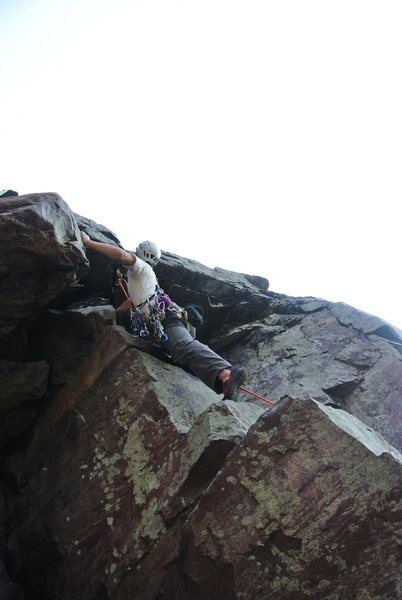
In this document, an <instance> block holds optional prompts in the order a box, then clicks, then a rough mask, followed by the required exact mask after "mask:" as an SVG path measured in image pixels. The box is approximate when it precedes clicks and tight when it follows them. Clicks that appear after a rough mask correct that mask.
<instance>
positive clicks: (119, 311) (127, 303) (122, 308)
mask: <svg viewBox="0 0 402 600" xmlns="http://www.w3.org/2000/svg"><path fill="white" fill-rule="evenodd" d="M129 310H130V300H128V299H127V300H125V301H124V302H123V304H120V306H118V307H117V308H116V314H117V315H124V314H125V313H126V312H128V311H129Z"/></svg>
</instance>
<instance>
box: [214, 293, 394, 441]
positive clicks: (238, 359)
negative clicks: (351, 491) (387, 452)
mask: <svg viewBox="0 0 402 600" xmlns="http://www.w3.org/2000/svg"><path fill="white" fill-rule="evenodd" d="M352 312H353V310H352V309H351V308H350V307H348V306H347V305H338V306H337V307H336V308H334V307H332V306H331V305H329V306H328V307H327V306H324V307H322V308H321V309H320V310H317V311H315V312H313V313H311V314H309V313H307V314H306V315H304V316H301V315H298V316H297V320H295V321H293V322H292V321H288V322H283V325H280V326H278V325H276V323H277V321H275V319H273V315H270V316H269V317H267V318H265V319H261V320H260V321H258V323H256V324H250V326H249V329H248V331H247V330H246V331H243V334H242V335H239V332H238V331H237V329H234V330H233V331H232V332H229V333H227V334H226V335H225V336H224V339H225V343H229V348H227V350H226V354H227V356H228V358H229V360H231V361H232V362H233V363H235V364H236V363H238V364H242V365H243V366H245V367H246V368H247V373H248V380H247V383H248V386H249V387H250V388H251V389H255V390H260V393H261V394H262V395H265V396H267V397H268V398H270V399H271V400H273V401H275V402H277V401H279V400H280V399H281V398H282V397H284V396H286V395H290V396H293V397H297V398H303V399H309V398H314V399H316V400H320V401H321V402H323V403H328V402H335V403H337V404H339V405H340V406H341V407H342V408H345V409H346V410H348V411H349V412H352V413H353V414H356V415H357V416H358V417H359V418H360V419H361V420H362V421H363V422H364V423H366V424H367V425H369V426H370V427H373V428H374V429H376V430H377V431H378V432H379V433H381V434H382V435H383V436H384V437H385V438H386V439H387V440H388V441H389V442H390V443H391V444H393V445H395V446H396V447H397V448H398V449H399V450H402V437H401V425H400V423H401V419H402V398H401V396H402V357H401V356H400V354H399V353H398V352H397V350H396V349H395V348H394V347H393V345H392V343H391V342H390V341H389V340H387V339H385V338H383V337H380V336H379V331H380V328H379V327H378V320H376V321H375V322H374V321H373V320H371V324H372V323H373V322H374V323H375V324H374V327H373V328H372V327H370V328H369V329H367V327H366V326H364V325H363V326H362V327H361V328H359V327H360V325H359V319H357V318H355V320H354V322H353V324H352V323H351V322H350V315H351V313H352ZM373 319H374V318H373ZM361 320H362V322H363V324H366V325H367V319H366V318H365V317H364V316H363V317H362V318H361ZM271 323H274V325H272V324H271ZM254 325H255V326H254ZM374 332H375V333H376V334H375V335H374ZM256 402H258V401H256Z"/></svg>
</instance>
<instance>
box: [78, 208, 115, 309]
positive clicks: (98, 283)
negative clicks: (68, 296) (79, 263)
mask: <svg viewBox="0 0 402 600" xmlns="http://www.w3.org/2000/svg"><path fill="white" fill-rule="evenodd" d="M75 218H76V220H77V224H78V227H79V229H80V230H81V231H85V233H87V234H88V235H89V237H90V238H91V239H92V240H95V241H96V242H104V243H106V244H112V245H115V246H119V247H121V245H120V242H119V240H118V239H117V237H116V236H115V234H114V233H113V232H112V231H110V230H109V229H107V228H106V227H105V226H104V225H101V224H99V223H95V221H92V220H91V219H87V218H86V217H82V216H81V215H77V214H75ZM85 252H86V255H87V257H88V260H89V266H90V268H89V271H88V274H87V275H86V277H84V278H83V279H81V284H83V286H84V289H83V291H82V293H81V297H97V296H101V297H103V298H106V299H107V300H108V301H109V302H112V300H113V297H112V296H113V288H114V285H115V282H116V269H117V268H118V267H119V263H118V262H116V261H114V260H111V259H110V258H108V257H107V256H104V255H103V254H100V253H99V252H96V251H95V250H92V248H86V249H85Z"/></svg>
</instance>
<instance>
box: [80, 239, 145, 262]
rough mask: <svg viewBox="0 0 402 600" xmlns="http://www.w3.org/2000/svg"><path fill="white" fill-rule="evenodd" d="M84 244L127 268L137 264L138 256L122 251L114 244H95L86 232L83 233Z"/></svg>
mask: <svg viewBox="0 0 402 600" xmlns="http://www.w3.org/2000/svg"><path fill="white" fill-rule="evenodd" d="M81 238H82V243H83V244H84V246H85V247H86V248H92V249H93V250H96V251H97V252H100V253H101V254H104V255H105V256H108V257H109V258H112V259H113V260H117V261H118V262H119V263H121V264H122V265H126V266H127V267H132V266H133V265H134V264H135V261H136V256H135V255H132V254H130V253H129V252H126V251H125V250H122V249H121V248H119V247H118V246H113V245H112V244H105V243H104V242H95V240H91V238H90V237H89V235H88V234H87V233H85V232H84V231H81Z"/></svg>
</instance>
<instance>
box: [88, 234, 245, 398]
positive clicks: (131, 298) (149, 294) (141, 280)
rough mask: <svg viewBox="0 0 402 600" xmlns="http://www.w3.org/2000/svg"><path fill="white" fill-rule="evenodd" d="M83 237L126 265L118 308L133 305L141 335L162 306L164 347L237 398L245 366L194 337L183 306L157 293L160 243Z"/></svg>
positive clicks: (123, 309) (161, 339) (207, 381)
mask: <svg viewBox="0 0 402 600" xmlns="http://www.w3.org/2000/svg"><path fill="white" fill-rule="evenodd" d="M81 237H82V242H83V244H84V246H85V247H86V248H92V249H93V250H96V251H98V252H100V253H101V254H104V255H105V256H108V257H109V258H111V259H113V260H116V261H118V262H120V263H121V264H122V265H124V266H126V267H127V276H128V299H127V300H126V301H125V302H123V304H122V305H121V306H119V307H118V308H117V310H116V312H117V313H118V314H123V313H124V312H127V311H128V310H130V305H131V313H132V314H133V316H134V319H135V327H136V328H137V329H138V330H139V332H138V335H141V333H142V332H146V333H148V329H149V328H151V327H153V328H154V329H155V328H156V326H155V323H156V322H157V320H156V319H155V313H157V312H158V311H159V310H161V313H160V314H159V315H156V316H157V317H158V316H159V323H157V324H158V327H157V328H156V329H159V331H157V333H160V334H161V335H160V336H159V343H160V344H161V346H162V347H163V348H164V350H166V352H167V353H168V354H169V355H170V356H171V357H172V359H173V360H174V361H175V362H178V363H180V364H182V365H186V366H188V367H190V369H191V371H192V372H193V373H194V374H195V375H196V376H197V377H199V379H201V381H203V382H204V383H205V384H206V385H207V386H208V387H209V388H211V389H212V390H214V391H215V392H216V393H217V394H224V400H226V399H232V400H235V399H236V398H237V395H238V391H239V387H240V385H241V383H242V381H243V379H244V378H245V370H244V369H243V368H240V367H232V365H231V364H230V363H229V362H227V361H226V360H224V359H223V358H221V357H220V356H219V355H218V354H216V353H215V352H214V351H213V350H211V348H209V347H208V346H206V345H205V344H202V343H201V342H199V341H198V340H195V339H194V338H193V337H192V336H191V335H190V333H189V331H188V329H187V328H186V326H185V325H184V323H183V319H182V315H183V312H184V311H183V309H181V307H179V306H178V305H177V304H175V303H174V302H172V301H171V300H170V298H169V297H168V296H167V294H164V293H163V294H161V295H158V293H156V292H158V291H159V290H160V288H159V286H158V281H157V278H156V275H155V273H154V270H153V268H152V267H155V266H156V264H157V263H158V261H159V258H160V256H161V252H160V250H159V248H158V247H157V245H156V244H155V243H153V242H150V241H144V242H141V244H139V246H137V249H136V251H135V253H134V252H131V251H130V252H128V251H126V250H123V249H121V248H119V247H117V246H113V245H112V244H107V243H104V242H96V241H95V240H91V238H90V237H89V236H88V235H87V234H86V233H85V232H83V231H82V232H81ZM160 291H161V292H162V290H160ZM161 305H162V306H161ZM162 311H163V313H164V314H163V313H162ZM161 323H163V326H161ZM183 325H184V326H183Z"/></svg>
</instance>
